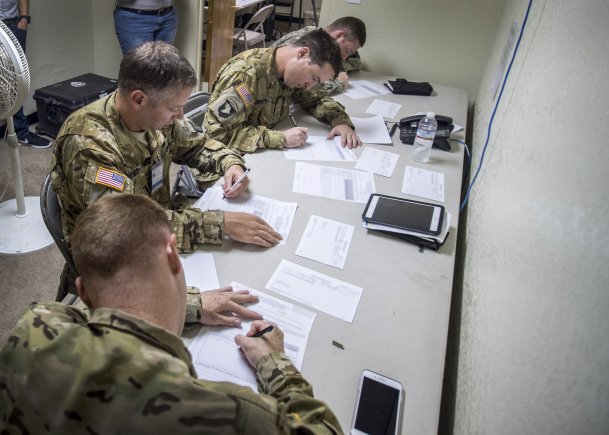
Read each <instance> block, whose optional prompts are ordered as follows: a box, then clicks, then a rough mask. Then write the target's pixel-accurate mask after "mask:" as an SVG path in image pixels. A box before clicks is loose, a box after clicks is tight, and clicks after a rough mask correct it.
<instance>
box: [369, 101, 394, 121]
mask: <svg viewBox="0 0 609 435" xmlns="http://www.w3.org/2000/svg"><path fill="white" fill-rule="evenodd" d="M401 108H402V105H401V104H398V103H392V102H391V101H385V100H379V99H375V100H374V101H373V102H372V104H370V107H368V109H367V110H366V113H371V114H373V115H380V116H382V117H383V118H389V119H393V118H395V117H396V116H398V113H399V112H400V109H401Z"/></svg>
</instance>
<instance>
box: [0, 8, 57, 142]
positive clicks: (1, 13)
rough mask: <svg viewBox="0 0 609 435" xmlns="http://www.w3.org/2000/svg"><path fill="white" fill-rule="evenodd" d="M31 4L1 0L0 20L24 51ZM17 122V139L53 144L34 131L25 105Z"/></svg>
mask: <svg viewBox="0 0 609 435" xmlns="http://www.w3.org/2000/svg"><path fill="white" fill-rule="evenodd" d="M29 11H30V4H29V0H19V1H17V0H1V1H0V20H2V22H3V23H4V24H5V25H6V26H7V27H8V28H9V30H10V31H11V32H13V35H15V38H17V41H19V44H21V48H22V49H23V52H25V40H26V36H27V27H28V25H29V24H30V20H31V17H30V15H29ZM13 122H14V124H15V133H16V134H17V140H19V142H20V143H21V144H24V145H29V146H31V147H33V148H48V147H50V146H51V145H52V143H53V142H51V141H50V140H49V139H46V138H44V137H42V136H39V135H37V134H36V133H32V132H31V131H30V126H29V124H28V121H27V117H26V116H25V114H24V113H23V107H20V108H19V110H18V111H17V113H15V114H14V115H13ZM5 132H6V126H2V127H0V137H4V133H5Z"/></svg>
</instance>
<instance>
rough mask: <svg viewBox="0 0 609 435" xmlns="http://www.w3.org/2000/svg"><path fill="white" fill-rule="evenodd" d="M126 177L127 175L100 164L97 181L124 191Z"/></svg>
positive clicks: (96, 175)
mask: <svg viewBox="0 0 609 435" xmlns="http://www.w3.org/2000/svg"><path fill="white" fill-rule="evenodd" d="M125 178H126V177H125V176H124V175H123V174H121V173H119V172H116V171H113V170H112V169H107V168H103V167H101V166H100V167H99V168H97V173H96V174H95V183H96V184H103V185H104V186H108V187H111V188H113V189H114V190H118V191H119V192H122V191H123V190H124V189H125Z"/></svg>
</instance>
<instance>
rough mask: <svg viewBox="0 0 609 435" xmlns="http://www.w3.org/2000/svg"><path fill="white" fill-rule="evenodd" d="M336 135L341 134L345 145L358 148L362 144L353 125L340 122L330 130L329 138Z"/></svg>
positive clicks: (341, 139) (342, 142)
mask: <svg viewBox="0 0 609 435" xmlns="http://www.w3.org/2000/svg"><path fill="white" fill-rule="evenodd" d="M334 136H340V142H341V144H342V146H343V147H347V148H357V147H358V146H361V145H362V141H361V139H360V138H359V136H358V135H357V134H355V132H354V131H353V129H352V128H351V127H349V126H348V125H347V124H340V125H337V126H336V127H334V128H333V129H332V130H330V134H328V139H332V138H333V137H334Z"/></svg>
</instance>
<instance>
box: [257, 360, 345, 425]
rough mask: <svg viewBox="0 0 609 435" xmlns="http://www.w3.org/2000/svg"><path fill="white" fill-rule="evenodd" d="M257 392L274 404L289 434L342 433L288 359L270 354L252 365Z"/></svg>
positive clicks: (326, 407) (332, 415) (335, 421)
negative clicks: (269, 398)
mask: <svg viewBox="0 0 609 435" xmlns="http://www.w3.org/2000/svg"><path fill="white" fill-rule="evenodd" d="M256 381H257V384H258V390H259V391H260V392H262V393H265V394H268V395H269V396H271V397H274V398H275V399H276V400H277V401H278V406H277V408H278V409H277V412H278V414H279V418H280V419H285V423H284V424H286V425H287V427H288V428H289V432H290V433H292V432H303V433H314V434H317V433H333V434H339V433H342V429H341V426H340V423H339V422H338V419H337V418H336V416H335V415H334V413H333V412H332V410H330V408H329V407H328V405H327V404H326V403H325V402H323V401H321V400H317V399H315V398H314V396H313V388H312V387H311V384H309V383H308V382H307V380H306V379H305V378H304V377H303V376H302V374H300V372H299V371H298V370H297V369H296V367H294V365H293V364H292V362H291V361H290V360H289V358H288V357H287V356H286V355H285V354H283V353H279V352H274V353H271V354H269V355H267V356H265V357H263V358H262V359H260V361H258V364H257V365H256Z"/></svg>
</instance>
